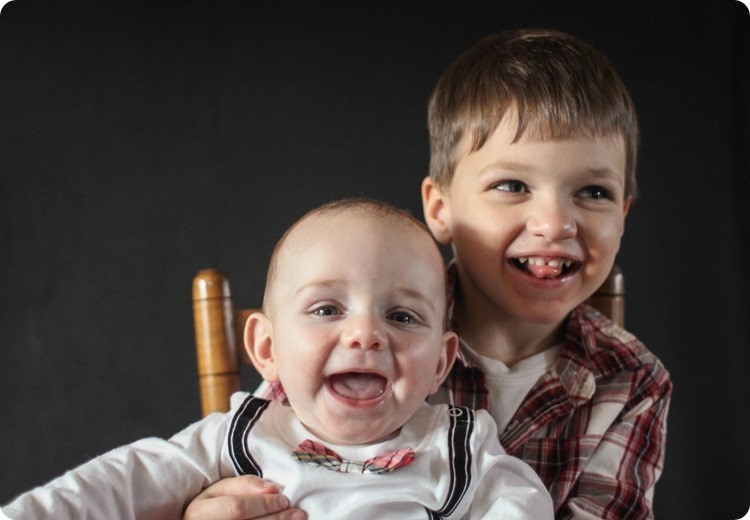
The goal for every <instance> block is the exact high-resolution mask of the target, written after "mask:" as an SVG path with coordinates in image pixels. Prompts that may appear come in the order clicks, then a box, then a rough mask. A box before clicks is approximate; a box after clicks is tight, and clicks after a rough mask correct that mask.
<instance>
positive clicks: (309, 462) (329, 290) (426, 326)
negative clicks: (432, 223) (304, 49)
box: [7, 199, 552, 520]
mask: <svg viewBox="0 0 750 520" xmlns="http://www.w3.org/2000/svg"><path fill="white" fill-rule="evenodd" d="M446 308H447V304H446V287H445V267H444V265H443V261H442V257H441V256H440V252H439V251H438V249H437V246H436V244H435V242H434V240H433V239H432V237H431V236H430V234H429V231H428V230H427V229H426V228H425V227H424V225H423V224H421V223H420V222H419V221H417V220H416V219H415V218H414V217H412V216H411V215H409V214H408V213H406V212H404V211H401V210H398V209H396V208H394V207H392V206H389V205H387V204H385V203H381V202H378V201H374V200H369V199H364V200H363V199H347V200H344V201H339V202H336V203H332V204H328V205H325V206H323V207H321V208H318V209H316V210H313V211H312V212H310V213H309V214H307V215H306V216H304V217H303V218H302V219H300V221H298V222H297V223H296V224H295V225H294V226H292V228H291V229H290V230H289V231H288V232H287V233H286V234H285V235H284V237H283V238H282V239H281V241H280V242H279V245H278V246H277V247H276V249H275V251H274V254H273V256H272V259H271V264H270V268H269V273H268V281H267V284H266V293H265V298H264V303H263V312H262V313H254V314H252V315H251V316H250V317H249V319H248V321H247V324H246V329H245V347H246V349H247V352H248V354H249V356H250V359H251V360H252V361H253V364H254V365H255V367H256V368H257V369H258V371H259V372H260V373H261V374H262V375H263V377H264V378H265V379H266V380H268V381H272V382H280V383H283V387H284V389H285V391H286V394H287V396H288V399H289V403H290V405H291V406H285V405H283V404H281V403H280V402H279V401H267V400H264V399H260V398H257V397H252V396H250V395H249V394H246V393H242V392H240V393H238V394H235V395H234V396H233V398H232V401H233V405H232V410H231V411H230V412H229V413H228V414H213V415H211V416H209V417H207V418H205V419H204V420H202V421H200V422H199V423H196V424H194V425H193V426H191V427H190V428H188V429H186V430H184V431H183V432H181V433H179V434H178V435H176V436H174V437H173V438H172V439H171V440H170V441H162V440H159V439H150V440H148V439H147V440H144V441H141V442H140V443H135V444H133V445H130V446H125V447H122V448H120V449H118V450H114V451H113V452H111V453H110V454H105V455H103V456H101V457H99V458H97V459H94V460H92V461H90V462H89V463H87V464H85V465H83V466H81V467H79V468H77V469H76V470H73V471H71V472H69V473H68V474H66V475H65V476H63V477H61V478H60V479H58V480H57V481H54V482H52V483H51V484H49V485H48V486H46V487H42V488H39V489H37V490H32V491H31V492H29V493H28V494H26V495H24V496H22V497H20V498H19V499H18V500H17V501H16V502H14V503H13V504H11V505H10V506H9V507H8V509H7V512H8V514H10V515H11V516H12V517H14V518H17V519H19V520H20V519H23V518H41V517H52V516H54V518H71V519H72V518H75V519H76V520H80V519H85V518H92V519H93V518H139V519H146V518H154V519H156V518H160V519H165V518H179V516H180V515H181V513H182V509H183V506H184V502H185V500H186V499H187V498H189V497H191V496H193V495H195V494H196V493H197V492H198V491H199V490H200V488H201V487H202V486H205V485H206V483H210V482H214V481H216V480H218V479H220V478H222V477H225V476H228V475H238V474H239V475H255V476H258V477H261V476H262V477H264V478H266V479H268V480H270V481H272V482H275V483H276V484H279V485H281V486H282V487H283V488H284V495H285V497H286V498H287V499H288V500H289V502H290V503H292V504H294V505H296V506H299V507H301V508H303V509H304V510H305V511H306V512H307V513H309V514H310V516H311V517H312V518H347V517H349V516H350V515H351V514H353V515H355V516H356V517H357V518H363V519H368V518H372V519H376V518H446V519H447V518H466V519H469V518H476V519H479V518H488V519H494V518H534V519H537V518H539V519H543V518H550V519H551V518H552V502H551V500H550V497H549V494H548V493H547V491H546V489H545V488H544V484H543V483H542V482H541V480H540V479H539V477H538V476H537V475H536V474H535V473H534V471H533V470H532V469H531V468H530V467H529V466H528V465H526V464H524V463H523V462H522V461H520V460H519V459H517V458H515V457H511V456H508V455H506V454H505V453H504V452H503V450H502V448H501V447H500V444H499V443H498V440H497V428H496V426H495V423H494V421H493V420H492V418H491V417H490V416H489V415H488V414H487V413H486V412H485V411H482V410H479V411H474V410H471V409H469V408H465V407H456V406H449V405H446V404H442V405H437V406H430V405H428V404H427V403H425V398H426V397H427V396H428V395H430V394H432V393H434V392H435V391H436V390H437V389H438V387H439V386H440V384H441V383H442V381H443V380H444V379H445V376H446V375H447V374H448V371H449V370H450V368H451V366H452V364H453V361H454V359H455V355H456V351H457V347H458V338H457V336H456V334H455V333H454V332H452V331H448V330H446V326H447V311H446ZM161 452H163V455H164V456H161V457H160V456H159V455H160V454H161ZM102 477H103V478H102Z"/></svg>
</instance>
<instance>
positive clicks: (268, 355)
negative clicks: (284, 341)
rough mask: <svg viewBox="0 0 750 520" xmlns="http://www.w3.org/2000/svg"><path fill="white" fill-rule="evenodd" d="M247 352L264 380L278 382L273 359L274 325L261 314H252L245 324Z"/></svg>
mask: <svg viewBox="0 0 750 520" xmlns="http://www.w3.org/2000/svg"><path fill="white" fill-rule="evenodd" d="M245 351H246V352H247V355H248V356H249V357H250V361H252V362H253V366H254V367H255V369H256V370H257V371H258V372H259V373H260V375H261V376H263V379H265V380H266V381H270V382H274V381H276V380H278V378H279V376H278V373H277V371H276V361H275V359H274V357H273V325H272V324H271V320H269V319H268V316H266V315H265V314H263V313H261V312H254V313H252V314H251V315H250V316H249V317H248V318H247V321H246V322H245Z"/></svg>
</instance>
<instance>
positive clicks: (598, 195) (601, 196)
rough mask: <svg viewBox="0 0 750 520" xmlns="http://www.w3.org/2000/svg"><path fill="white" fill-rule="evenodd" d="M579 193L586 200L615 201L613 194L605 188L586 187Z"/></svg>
mask: <svg viewBox="0 0 750 520" xmlns="http://www.w3.org/2000/svg"><path fill="white" fill-rule="evenodd" d="M579 193H580V194H581V196H582V197H583V198H586V199H592V200H614V195H613V194H612V192H611V191H610V190H608V189H607V188H604V187H603V186H586V187H585V188H583V189H582V190H581V191H580V192H579Z"/></svg>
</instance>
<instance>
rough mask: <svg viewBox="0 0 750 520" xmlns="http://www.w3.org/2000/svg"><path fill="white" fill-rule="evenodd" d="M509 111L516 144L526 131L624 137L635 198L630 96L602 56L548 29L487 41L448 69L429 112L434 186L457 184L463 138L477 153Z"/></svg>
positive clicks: (628, 188)
mask: <svg viewBox="0 0 750 520" xmlns="http://www.w3.org/2000/svg"><path fill="white" fill-rule="evenodd" d="M510 108H513V109H515V110H516V111H517V113H518V130H517V132H516V137H515V139H516V140H517V139H519V138H520V137H521V136H522V135H523V133H524V132H530V133H532V134H533V135H536V136H540V137H542V138H545V139H565V138H567V137H573V136H580V135H583V136H588V137H609V136H615V135H618V134H619V135H622V136H623V138H624V141H625V153H626V164H625V196H626V197H628V196H630V197H635V195H636V192H637V189H636V180H635V167H636V157H637V152H638V120H637V117H636V113H635V107H634V105H633V101H632V99H631V98H630V94H629V93H628V91H627V89H626V87H625V85H624V84H623V82H622V80H621V79H620V77H619V75H618V74H617V72H616V70H615V69H614V67H613V66H612V64H611V63H610V62H609V60H608V59H607V57H606V56H605V55H604V54H603V53H601V52H600V51H598V50H597V49H595V48H594V47H592V46H591V45H589V44H588V43H586V42H584V41H582V40H580V39H578V38H575V37H573V36H570V35H568V34H565V33H562V32H559V31H554V30H547V29H521V30H515V31H505V32H502V33H500V34H497V35H493V36H488V37H486V38H483V39H482V40H480V41H479V42H478V43H477V44H476V45H474V46H473V47H472V48H471V49H469V50H468V51H467V52H465V53H464V54H462V55H461V56H459V57H458V58H457V59H456V60H455V61H454V62H453V63H452V64H451V65H449V66H448V68H447V69H446V70H445V72H444V73H443V75H442V76H441V77H440V79H439V80H438V83H437V85H436V87H435V90H434V92H433V94H432V97H431V98H430V104H429V111H428V125H429V130H430V148H431V150H430V152H431V157H430V176H431V177H432V178H433V180H435V181H436V182H437V183H438V184H440V185H443V186H448V185H450V183H451V181H452V178H453V172H454V170H455V166H456V163H457V161H458V160H459V159H460V157H457V152H456V150H457V147H458V144H459V142H460V141H461V139H462V138H463V136H464V135H470V136H471V148H470V150H471V151H476V150H478V149H479V148H481V147H482V145H483V144H484V143H485V141H486V140H487V138H488V137H489V136H490V134H491V133H492V132H493V131H494V130H495V129H496V128H497V126H498V125H499V124H500V120H501V119H502V117H503V115H504V114H505V113H506V112H507V110H508V109H510Z"/></svg>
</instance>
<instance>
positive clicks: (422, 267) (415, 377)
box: [246, 212, 457, 444]
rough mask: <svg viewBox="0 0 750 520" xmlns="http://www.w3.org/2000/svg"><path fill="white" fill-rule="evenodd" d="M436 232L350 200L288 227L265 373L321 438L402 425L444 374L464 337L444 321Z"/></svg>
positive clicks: (370, 437)
mask: <svg viewBox="0 0 750 520" xmlns="http://www.w3.org/2000/svg"><path fill="white" fill-rule="evenodd" d="M431 242H432V241H431V239H430V237H429V236H428V235H427V234H426V233H422V232H418V231H417V230H416V229H414V228H411V227H406V226H404V224H403V223H401V222H400V221H397V220H395V219H393V218H385V219H384V218H380V217H372V216H363V215H361V214H358V213H357V214H355V213H352V212H349V213H345V214H343V215H337V216H331V215H322V216H321V215H317V216H312V217H310V218H308V219H306V220H305V221H303V222H302V223H301V224H300V225H299V226H298V227H297V228H296V229H295V230H294V231H293V232H292V233H291V234H290V235H289V236H288V237H287V242H286V243H285V244H284V246H283V250H282V251H281V252H280V256H279V258H278V262H279V263H278V264H277V271H276V278H275V282H274V284H273V285H274V286H273V288H272V289H271V297H270V299H269V306H268V319H269V320H270V322H269V323H268V324H267V325H266V326H267V327H270V328H271V329H272V332H271V334H270V337H271V338H272V340H271V343H272V344H271V345H270V349H269V350H270V352H271V353H270V357H271V359H270V361H269V362H268V363H267V364H266V366H265V369H263V370H262V374H263V375H264V377H266V378H267V379H271V380H275V379H276V378H277V377H278V378H279V379H280V380H281V382H282V385H283V387H284V390H285V392H286V394H287V396H288V398H289V401H290V404H291V405H292V406H293V407H294V409H295V412H296V413H297V416H298V417H299V419H300V420H301V421H302V422H303V423H304V424H305V426H306V427H307V428H308V429H309V430H311V431H312V432H313V433H315V434H316V435H318V436H319V437H321V438H322V439H323V440H327V441H329V442H334V443H338V444H362V443H370V442H374V441H376V440H379V439H383V438H385V437H387V436H389V435H391V434H392V433H395V432H397V431H398V429H399V428H400V427H401V425H402V424H403V423H404V422H406V420H407V419H408V418H409V417H411V415H412V414H413V413H414V411H415V410H416V409H417V408H418V407H419V406H420V404H421V403H422V402H423V401H424V399H425V398H426V396H427V395H429V394H431V393H434V392H435V391H436V390H437V388H438V387H439V385H440V383H441V382H442V380H443V379H444V377H445V375H446V374H447V371H448V370H449V368H450V365H451V364H452V362H453V358H454V356H455V353H456V350H457V338H456V337H455V334H453V333H451V332H444V330H443V325H444V316H445V305H446V303H445V273H444V267H443V262H442V258H441V257H440V254H439V252H438V251H437V248H436V247H435V246H434V244H432V243H431ZM250 328H251V327H250V322H249V323H248V334H247V335H246V342H247V343H252V342H254V341H255V340H254V339H253V337H252V334H251V333H249V332H250V331H249V329H250ZM260 336H261V339H262V336H263V334H262V333H261V334H260ZM261 348H262V347H261ZM251 355H252V354H251Z"/></svg>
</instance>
